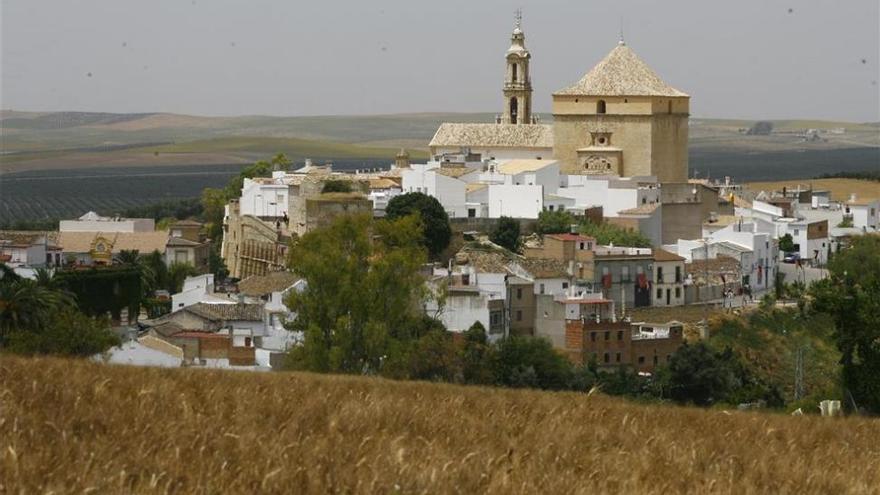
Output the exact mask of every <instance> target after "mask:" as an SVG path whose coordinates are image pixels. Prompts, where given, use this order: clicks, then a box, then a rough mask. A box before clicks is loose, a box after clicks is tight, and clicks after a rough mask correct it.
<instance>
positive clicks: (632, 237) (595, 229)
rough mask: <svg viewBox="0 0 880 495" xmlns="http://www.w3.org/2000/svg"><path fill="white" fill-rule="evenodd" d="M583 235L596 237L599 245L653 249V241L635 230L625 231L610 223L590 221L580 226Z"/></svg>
mask: <svg viewBox="0 0 880 495" xmlns="http://www.w3.org/2000/svg"><path fill="white" fill-rule="evenodd" d="M580 231H581V233H582V234H584V235H587V236H590V237H594V238H595V239H596V243H597V244H601V245H608V244H612V243H613V244H614V245H615V246H627V247H651V240H650V239H648V238H647V237H645V236H644V235H642V233H641V232H637V231H635V230H630V229H624V228H622V227H618V226H616V225H612V224H610V223H594V222H591V221H589V220H587V221H584V222H583V223H581V225H580Z"/></svg>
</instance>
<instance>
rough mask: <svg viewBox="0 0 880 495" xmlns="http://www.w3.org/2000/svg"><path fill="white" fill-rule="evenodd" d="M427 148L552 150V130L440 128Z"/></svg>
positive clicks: (541, 127) (539, 126) (545, 127)
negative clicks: (459, 147)
mask: <svg viewBox="0 0 880 495" xmlns="http://www.w3.org/2000/svg"><path fill="white" fill-rule="evenodd" d="M428 146H463V147H464V146H487V147H493V148H520V147H524V148H552V147H553V126H552V125H545V124H528V125H519V124H454V123H445V124H440V127H439V128H438V129H437V132H436V133H435V134H434V137H433V139H431V142H430V143H429V144H428Z"/></svg>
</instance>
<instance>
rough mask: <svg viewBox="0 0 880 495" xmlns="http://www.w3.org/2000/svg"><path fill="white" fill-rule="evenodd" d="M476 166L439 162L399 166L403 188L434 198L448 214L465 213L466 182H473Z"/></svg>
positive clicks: (454, 216) (458, 216) (463, 214)
mask: <svg viewBox="0 0 880 495" xmlns="http://www.w3.org/2000/svg"><path fill="white" fill-rule="evenodd" d="M479 173H480V169H478V168H470V167H466V166H451V167H446V166H441V165H440V163H439V162H429V163H425V164H412V165H411V166H410V169H408V170H403V171H402V172H401V176H402V178H403V183H402V186H403V192H404V193H411V192H420V193H424V194H427V195H428V196H433V197H434V198H437V201H439V202H440V204H441V205H443V209H444V210H446V213H447V214H448V215H449V217H450V218H462V217H467V216H468V208H467V184H468V183H469V182H475V181H476V178H477V177H478V175H479Z"/></svg>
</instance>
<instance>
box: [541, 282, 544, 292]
mask: <svg viewBox="0 0 880 495" xmlns="http://www.w3.org/2000/svg"><path fill="white" fill-rule="evenodd" d="M543 293H544V284H541V294H543Z"/></svg>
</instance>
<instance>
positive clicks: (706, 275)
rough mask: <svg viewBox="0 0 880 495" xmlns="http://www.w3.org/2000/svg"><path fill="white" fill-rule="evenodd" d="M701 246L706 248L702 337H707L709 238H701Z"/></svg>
mask: <svg viewBox="0 0 880 495" xmlns="http://www.w3.org/2000/svg"><path fill="white" fill-rule="evenodd" d="M703 246H704V247H705V248H706V257H705V259H703V268H704V271H705V273H704V276H705V279H704V281H705V284H704V285H705V288H706V293H705V297H706V300H705V301H703V338H709V239H708V238H703Z"/></svg>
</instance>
